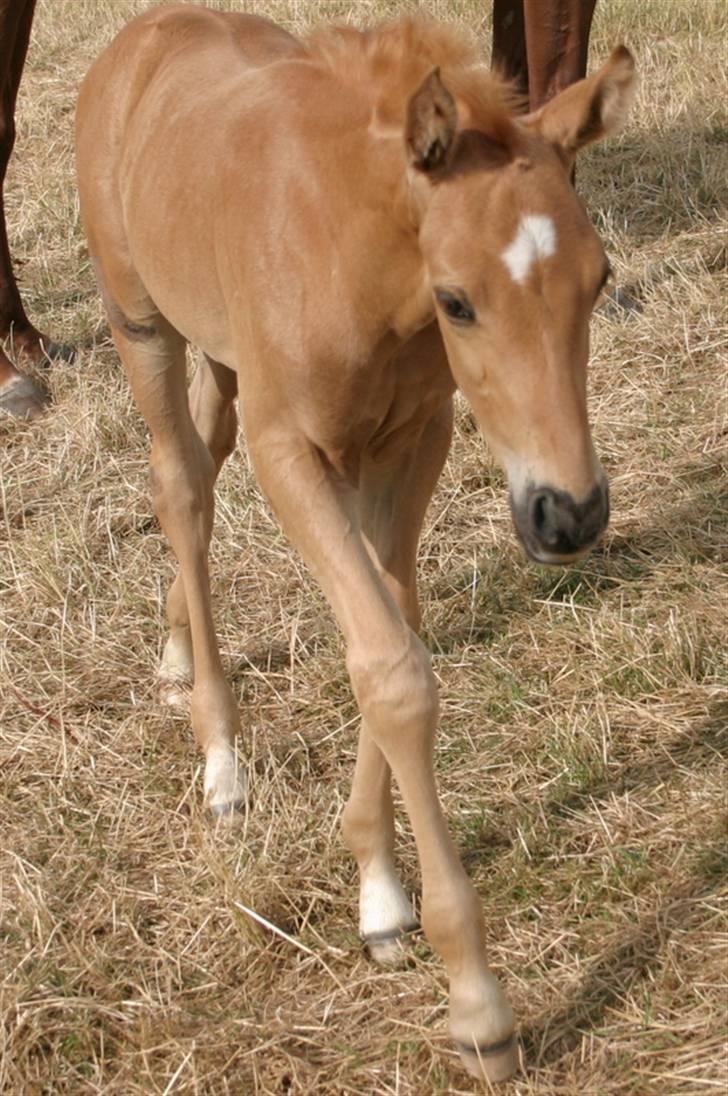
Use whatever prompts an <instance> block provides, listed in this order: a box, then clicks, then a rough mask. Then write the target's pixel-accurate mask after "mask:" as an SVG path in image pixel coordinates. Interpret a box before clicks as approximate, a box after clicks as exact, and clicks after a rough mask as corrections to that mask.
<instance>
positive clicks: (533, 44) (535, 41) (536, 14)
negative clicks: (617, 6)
mask: <svg viewBox="0 0 728 1096" xmlns="http://www.w3.org/2000/svg"><path fill="white" fill-rule="evenodd" d="M595 7H596V0H523V16H524V20H523V21H524V26H525V32H526V52H527V54H528V96H529V105H530V107H531V110H538V108H539V107H541V106H543V104H544V103H545V102H546V101H547V100H548V99H551V98H552V97H553V96H554V95H557V94H558V92H560V91H563V90H564V88H566V87H568V86H569V84H573V83H575V82H576V81H577V80H581V79H583V77H584V76H586V61H587V53H588V51H589V31H590V30H591V23H592V16H593V15H594V8H595Z"/></svg>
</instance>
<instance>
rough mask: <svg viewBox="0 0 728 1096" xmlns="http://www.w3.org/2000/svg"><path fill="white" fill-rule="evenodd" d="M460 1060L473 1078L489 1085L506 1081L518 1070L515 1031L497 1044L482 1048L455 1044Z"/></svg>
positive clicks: (486, 1045)
mask: <svg viewBox="0 0 728 1096" xmlns="http://www.w3.org/2000/svg"><path fill="white" fill-rule="evenodd" d="M456 1045H457V1048H458V1051H459V1053H460V1060H461V1061H462V1063H463V1065H464V1066H465V1068H466V1069H467V1071H468V1073H470V1074H471V1075H472V1076H473V1077H477V1078H478V1080H480V1081H482V1080H483V1079H486V1080H488V1081H490V1082H491V1084H497V1083H498V1082H499V1081H507V1080H508V1079H509V1078H510V1077H512V1076H513V1074H514V1073H515V1072H516V1070H517V1069H518V1037H517V1036H516V1033H515V1031H514V1032H511V1034H510V1035H509V1036H508V1038H507V1039H502V1040H501V1041H500V1042H499V1043H489V1044H485V1045H483V1046H474V1045H466V1044H465V1043H457V1044H456Z"/></svg>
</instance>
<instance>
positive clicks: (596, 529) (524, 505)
mask: <svg viewBox="0 0 728 1096" xmlns="http://www.w3.org/2000/svg"><path fill="white" fill-rule="evenodd" d="M511 511H512V513H513V521H514V524H515V526H516V530H517V532H518V535H519V536H520V538H521V540H522V542H523V546H524V548H525V549H526V551H527V553H528V555H529V556H530V557H531V559H534V560H536V561H537V562H538V563H568V562H570V561H571V560H573V559H578V557H579V556H582V555H584V554H585V552H587V551H588V549H589V548H591V546H592V545H593V544H594V542H595V541H596V539H597V537H598V536H599V534H600V533H602V532H603V531H604V529H606V527H607V522H608V521H609V489H608V487H607V484H606V481H604V482H603V483H598V484H597V485H596V486H595V487H593V488H592V490H591V491H590V492H589V494H588V495H587V496H586V498H585V499H583V500H582V501H581V502H575V501H574V499H573V498H572V496H571V495H570V494H569V492H568V491H559V490H557V489H556V488H555V487H535V486H533V485H531V486H529V487H527V488H526V490H525V491H524V493H523V495H522V496H521V497H520V498H519V499H518V500H515V499H514V497H513V495H511Z"/></svg>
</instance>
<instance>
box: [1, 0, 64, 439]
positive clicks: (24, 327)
mask: <svg viewBox="0 0 728 1096" xmlns="http://www.w3.org/2000/svg"><path fill="white" fill-rule="evenodd" d="M34 9H35V0H0V338H2V339H4V338H7V337H8V336H10V337H11V339H12V343H13V347H14V348H15V349H16V350H18V351H21V352H23V353H25V354H27V355H28V357H29V358H30V359H31V360H32V361H33V362H35V363H36V364H42V363H43V362H44V361H46V360H47V358H48V357H62V358H66V359H70V358H71V357H72V356H73V351H72V350H71V349H70V348H69V347H64V346H59V345H58V344H56V343H52V342H51V341H50V340H49V339H47V338H45V337H44V336H43V335H41V334H40V332H39V331H37V330H36V329H35V327H33V325H32V324H31V322H30V320H29V319H28V317H27V315H26V313H25V309H24V308H23V302H22V300H21V299H20V293H19V292H18V287H17V284H16V281H15V276H14V274H13V267H12V262H11V259H10V248H9V245H8V237H7V228H6V225H5V206H4V199H3V187H4V184H5V174H6V172H7V167H8V162H9V160H10V156H11V153H12V151H13V145H14V143H15V103H16V100H17V95H18V88H19V86H20V78H21V76H22V74H23V65H24V64H25V57H26V54H27V52H28V42H29V40H30V28H31V24H32V22H33V12H34ZM47 402H48V397H47V395H46V394H45V393H44V392H43V390H42V389H41V388H39V387H38V386H37V385H36V384H35V383H34V382H33V381H32V380H31V379H30V377H26V376H23V374H21V373H19V372H18V371H17V369H16V368H15V366H14V365H13V364H12V362H11V361H10V360H9V358H8V357H7V356H6V355H5V354H4V353H3V352H2V351H0V408H2V409H3V410H5V411H8V412H10V413H11V414H13V415H20V416H23V415H25V416H28V417H31V418H33V417H35V416H36V415H38V414H40V412H41V411H42V410H43V408H44V406H45V404H46V403H47Z"/></svg>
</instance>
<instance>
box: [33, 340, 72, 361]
mask: <svg viewBox="0 0 728 1096" xmlns="http://www.w3.org/2000/svg"><path fill="white" fill-rule="evenodd" d="M41 347H42V350H43V354H44V356H45V357H46V358H50V359H51V361H54V362H59V361H60V362H69V364H70V362H72V361H73V360H74V359H75V357H76V347H75V346H69V345H68V344H67V343H57V342H53V341H52V340H50V339H48V340H46V339H42V340H41Z"/></svg>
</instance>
